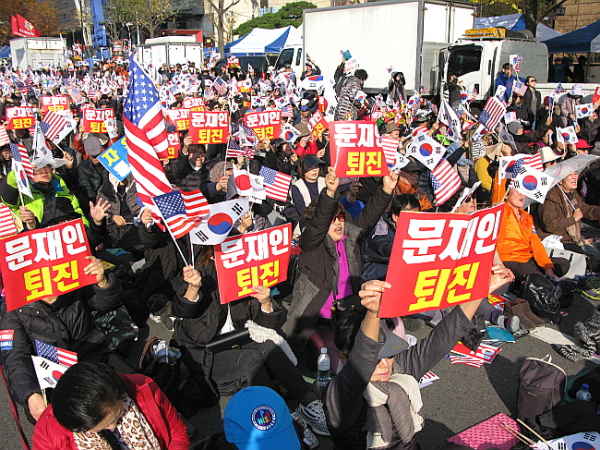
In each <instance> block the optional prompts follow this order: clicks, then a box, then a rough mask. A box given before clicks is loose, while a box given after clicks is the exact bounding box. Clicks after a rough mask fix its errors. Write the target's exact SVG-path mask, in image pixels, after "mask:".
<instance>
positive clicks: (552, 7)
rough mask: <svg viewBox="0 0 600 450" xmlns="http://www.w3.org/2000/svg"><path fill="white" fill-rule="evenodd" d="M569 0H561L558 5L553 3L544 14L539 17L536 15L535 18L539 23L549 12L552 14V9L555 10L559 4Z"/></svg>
mask: <svg viewBox="0 0 600 450" xmlns="http://www.w3.org/2000/svg"><path fill="white" fill-rule="evenodd" d="M566 2H567V0H561V1H560V2H558V3H557V4H556V5H552V6H551V7H550V8H548V9H547V10H546V11H544V12H543V13H542V14H540V16H539V18H538V17H536V18H535V20H536V22H537V23H539V22H541V20H542V19H543V18H544V17H546V16H547V15H548V14H550V13H551V12H552V11H554V10H555V9H556V8H558V7H559V6H561V5H562V4H564V3H566Z"/></svg>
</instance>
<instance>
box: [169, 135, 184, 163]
mask: <svg viewBox="0 0 600 450" xmlns="http://www.w3.org/2000/svg"><path fill="white" fill-rule="evenodd" d="M167 141H168V142H169V147H168V148H167V152H168V155H169V156H167V159H175V158H177V156H179V150H180V149H181V141H180V140H179V132H177V131H175V132H174V133H167Z"/></svg>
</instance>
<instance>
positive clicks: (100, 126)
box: [80, 108, 115, 133]
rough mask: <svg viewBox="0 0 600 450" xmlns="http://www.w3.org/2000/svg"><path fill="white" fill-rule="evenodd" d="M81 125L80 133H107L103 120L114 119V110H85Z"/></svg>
mask: <svg viewBox="0 0 600 450" xmlns="http://www.w3.org/2000/svg"><path fill="white" fill-rule="evenodd" d="M82 117H83V124H82V126H81V129H80V131H85V132H88V133H108V130H107V129H106V125H105V124H104V121H105V120H111V119H114V118H115V110H114V109H110V108H107V109H95V108H85V109H84V110H83V115H82Z"/></svg>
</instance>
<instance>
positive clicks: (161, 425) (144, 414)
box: [33, 362, 190, 450]
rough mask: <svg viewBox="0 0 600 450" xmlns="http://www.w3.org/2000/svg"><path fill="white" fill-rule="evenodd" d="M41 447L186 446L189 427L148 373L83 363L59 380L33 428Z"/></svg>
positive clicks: (163, 449) (174, 449) (180, 449)
mask: <svg viewBox="0 0 600 450" xmlns="http://www.w3.org/2000/svg"><path fill="white" fill-rule="evenodd" d="M33 445H34V448H36V449H38V450H78V449H83V448H87V449H99V450H100V449H102V450H104V449H120V450H121V449H131V450H133V449H149V450H150V449H151V450H167V449H168V450H187V449H188V448H189V447H190V441H189V438H188V433H187V428H186V426H185V424H184V423H183V421H182V420H181V419H180V418H179V415H178V414H177V411H176V410H175V408H174V407H173V405H171V403H170V402H169V400H168V399H167V396H166V395H165V394H164V393H163V392H162V391H161V390H160V389H159V387H158V385H157V384H156V383H155V382H154V381H153V380H152V379H150V378H148V377H145V376H143V375H139V374H131V375H125V374H117V373H116V372H115V371H114V370H113V369H112V368H110V367H109V366H107V365H106V364H102V363H99V362H80V363H78V364H75V365H73V366H71V367H70V368H69V369H68V370H67V371H66V372H65V373H64V374H63V375H62V376H61V377H60V379H59V380H58V383H57V384H56V388H55V389H54V396H53V399H52V404H51V405H50V406H49V407H48V408H47V409H46V411H44V414H42V416H41V417H40V420H39V421H38V423H37V424H36V426H35V429H34V432H33Z"/></svg>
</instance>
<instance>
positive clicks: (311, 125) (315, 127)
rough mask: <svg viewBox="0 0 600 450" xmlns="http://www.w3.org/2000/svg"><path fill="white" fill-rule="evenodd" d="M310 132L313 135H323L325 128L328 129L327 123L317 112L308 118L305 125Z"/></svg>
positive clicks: (319, 112)
mask: <svg viewBox="0 0 600 450" xmlns="http://www.w3.org/2000/svg"><path fill="white" fill-rule="evenodd" d="M306 125H307V126H308V129H309V130H310V132H311V133H312V134H314V135H317V134H319V133H323V132H324V131H325V130H326V129H327V128H329V122H327V120H325V117H323V114H321V111H319V110H317V111H315V112H314V113H313V115H312V116H310V119H308V123H307V124H306Z"/></svg>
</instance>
